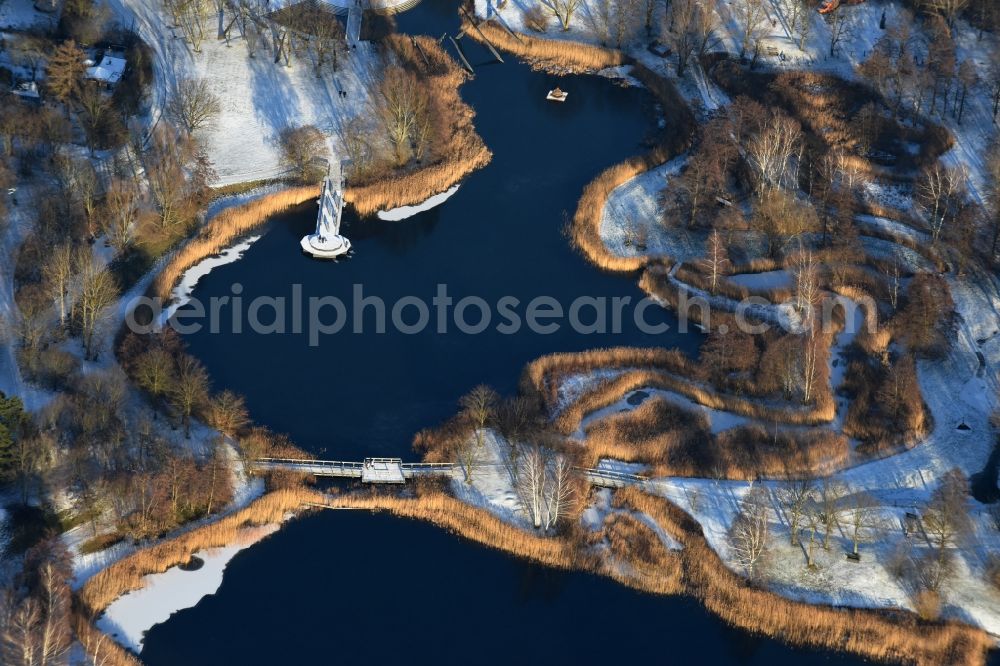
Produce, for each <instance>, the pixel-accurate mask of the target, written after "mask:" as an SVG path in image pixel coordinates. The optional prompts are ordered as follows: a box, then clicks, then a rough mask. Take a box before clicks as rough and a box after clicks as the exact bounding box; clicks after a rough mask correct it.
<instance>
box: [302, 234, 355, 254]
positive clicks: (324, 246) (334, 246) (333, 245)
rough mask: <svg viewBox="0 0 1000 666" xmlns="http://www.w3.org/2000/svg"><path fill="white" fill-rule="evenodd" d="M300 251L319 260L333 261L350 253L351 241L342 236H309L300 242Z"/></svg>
mask: <svg viewBox="0 0 1000 666" xmlns="http://www.w3.org/2000/svg"><path fill="white" fill-rule="evenodd" d="M300 245H301V246H302V251H303V252H305V253H306V254H309V255H312V256H314V257H319V258H321V259H333V258H334V257H340V256H343V255H345V254H347V253H348V252H350V251H351V241H349V240H347V239H346V238H345V237H343V236H320V235H319V234H311V235H309V236H305V237H303V239H302V241H301V242H300Z"/></svg>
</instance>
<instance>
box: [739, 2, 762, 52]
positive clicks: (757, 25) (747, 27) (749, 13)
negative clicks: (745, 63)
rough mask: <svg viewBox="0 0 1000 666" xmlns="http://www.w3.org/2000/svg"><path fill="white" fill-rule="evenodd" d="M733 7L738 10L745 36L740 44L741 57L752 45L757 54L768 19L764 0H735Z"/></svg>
mask: <svg viewBox="0 0 1000 666" xmlns="http://www.w3.org/2000/svg"><path fill="white" fill-rule="evenodd" d="M733 8H734V9H735V11H736V18H737V20H738V21H739V23H740V29H741V30H742V36H743V40H742V42H741V44H740V57H741V58H743V57H745V56H746V54H747V51H748V50H749V49H750V47H751V46H752V47H753V49H754V53H755V55H756V52H757V49H758V48H759V42H760V39H761V37H762V36H763V34H762V33H763V29H764V26H765V23H766V19H767V8H766V5H765V3H764V0H735V2H734V3H733Z"/></svg>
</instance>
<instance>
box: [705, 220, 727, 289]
mask: <svg viewBox="0 0 1000 666" xmlns="http://www.w3.org/2000/svg"><path fill="white" fill-rule="evenodd" d="M731 266H732V264H731V262H730V261H729V251H728V250H727V248H726V243H725V241H724V240H723V238H722V234H720V233H719V230H718V229H713V230H712V233H711V234H710V235H709V237H708V245H707V247H706V250H705V258H704V259H702V260H701V267H702V269H703V270H704V271H705V272H706V273H707V274H708V279H709V282H710V284H711V286H710V287H709V291H711V292H712V293H713V294H714V293H716V290H717V289H718V285H719V278H721V277H722V276H724V275H727V274H728V273H729V270H730V268H731Z"/></svg>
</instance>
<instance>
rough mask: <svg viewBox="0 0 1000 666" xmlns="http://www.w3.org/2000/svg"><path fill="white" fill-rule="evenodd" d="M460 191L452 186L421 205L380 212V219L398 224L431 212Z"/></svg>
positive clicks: (455, 186)
mask: <svg viewBox="0 0 1000 666" xmlns="http://www.w3.org/2000/svg"><path fill="white" fill-rule="evenodd" d="M457 191H458V185H452V186H451V187H450V188H448V189H447V190H445V191H444V192H441V193H440V194H435V195H434V196H432V197H431V198H430V199H428V200H427V201H425V202H423V203H419V204H417V205H415V206H400V207H399V208H393V209H392V210H380V211H379V212H378V219H380V220H387V221H389V222H398V221H399V220H405V219H406V218H408V217H413V216H414V215H416V214H417V213H422V212H424V211H425V210H430V209H431V208H434V207H435V206H440V205H441V204H443V203H444V202H445V201H447V200H448V199H449V198H451V195H453V194H454V193H455V192H457Z"/></svg>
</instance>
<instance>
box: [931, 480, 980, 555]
mask: <svg viewBox="0 0 1000 666" xmlns="http://www.w3.org/2000/svg"><path fill="white" fill-rule="evenodd" d="M968 486H969V484H968V480H967V479H966V478H965V475H964V474H963V473H962V472H961V470H959V469H953V470H951V471H950V472H948V473H946V474H945V475H944V476H943V477H942V478H941V481H940V483H939V484H938V487H937V488H936V489H935V490H934V492H933V493H932V494H931V499H930V501H929V502H928V503H927V507H926V508H925V509H924V514H923V524H924V529H925V530H926V531H927V534H928V536H929V537H930V538H931V540H932V541H933V542H934V546H935V548H936V549H937V552H938V560H939V561H944V558H945V557H946V549H947V548H948V546H950V545H954V544H956V543H957V542H958V541H959V540H961V539H962V538H963V537H965V536H966V535H968V534H969V533H970V532H971V531H972V520H971V519H970V518H969V507H968V500H967V493H968Z"/></svg>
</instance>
